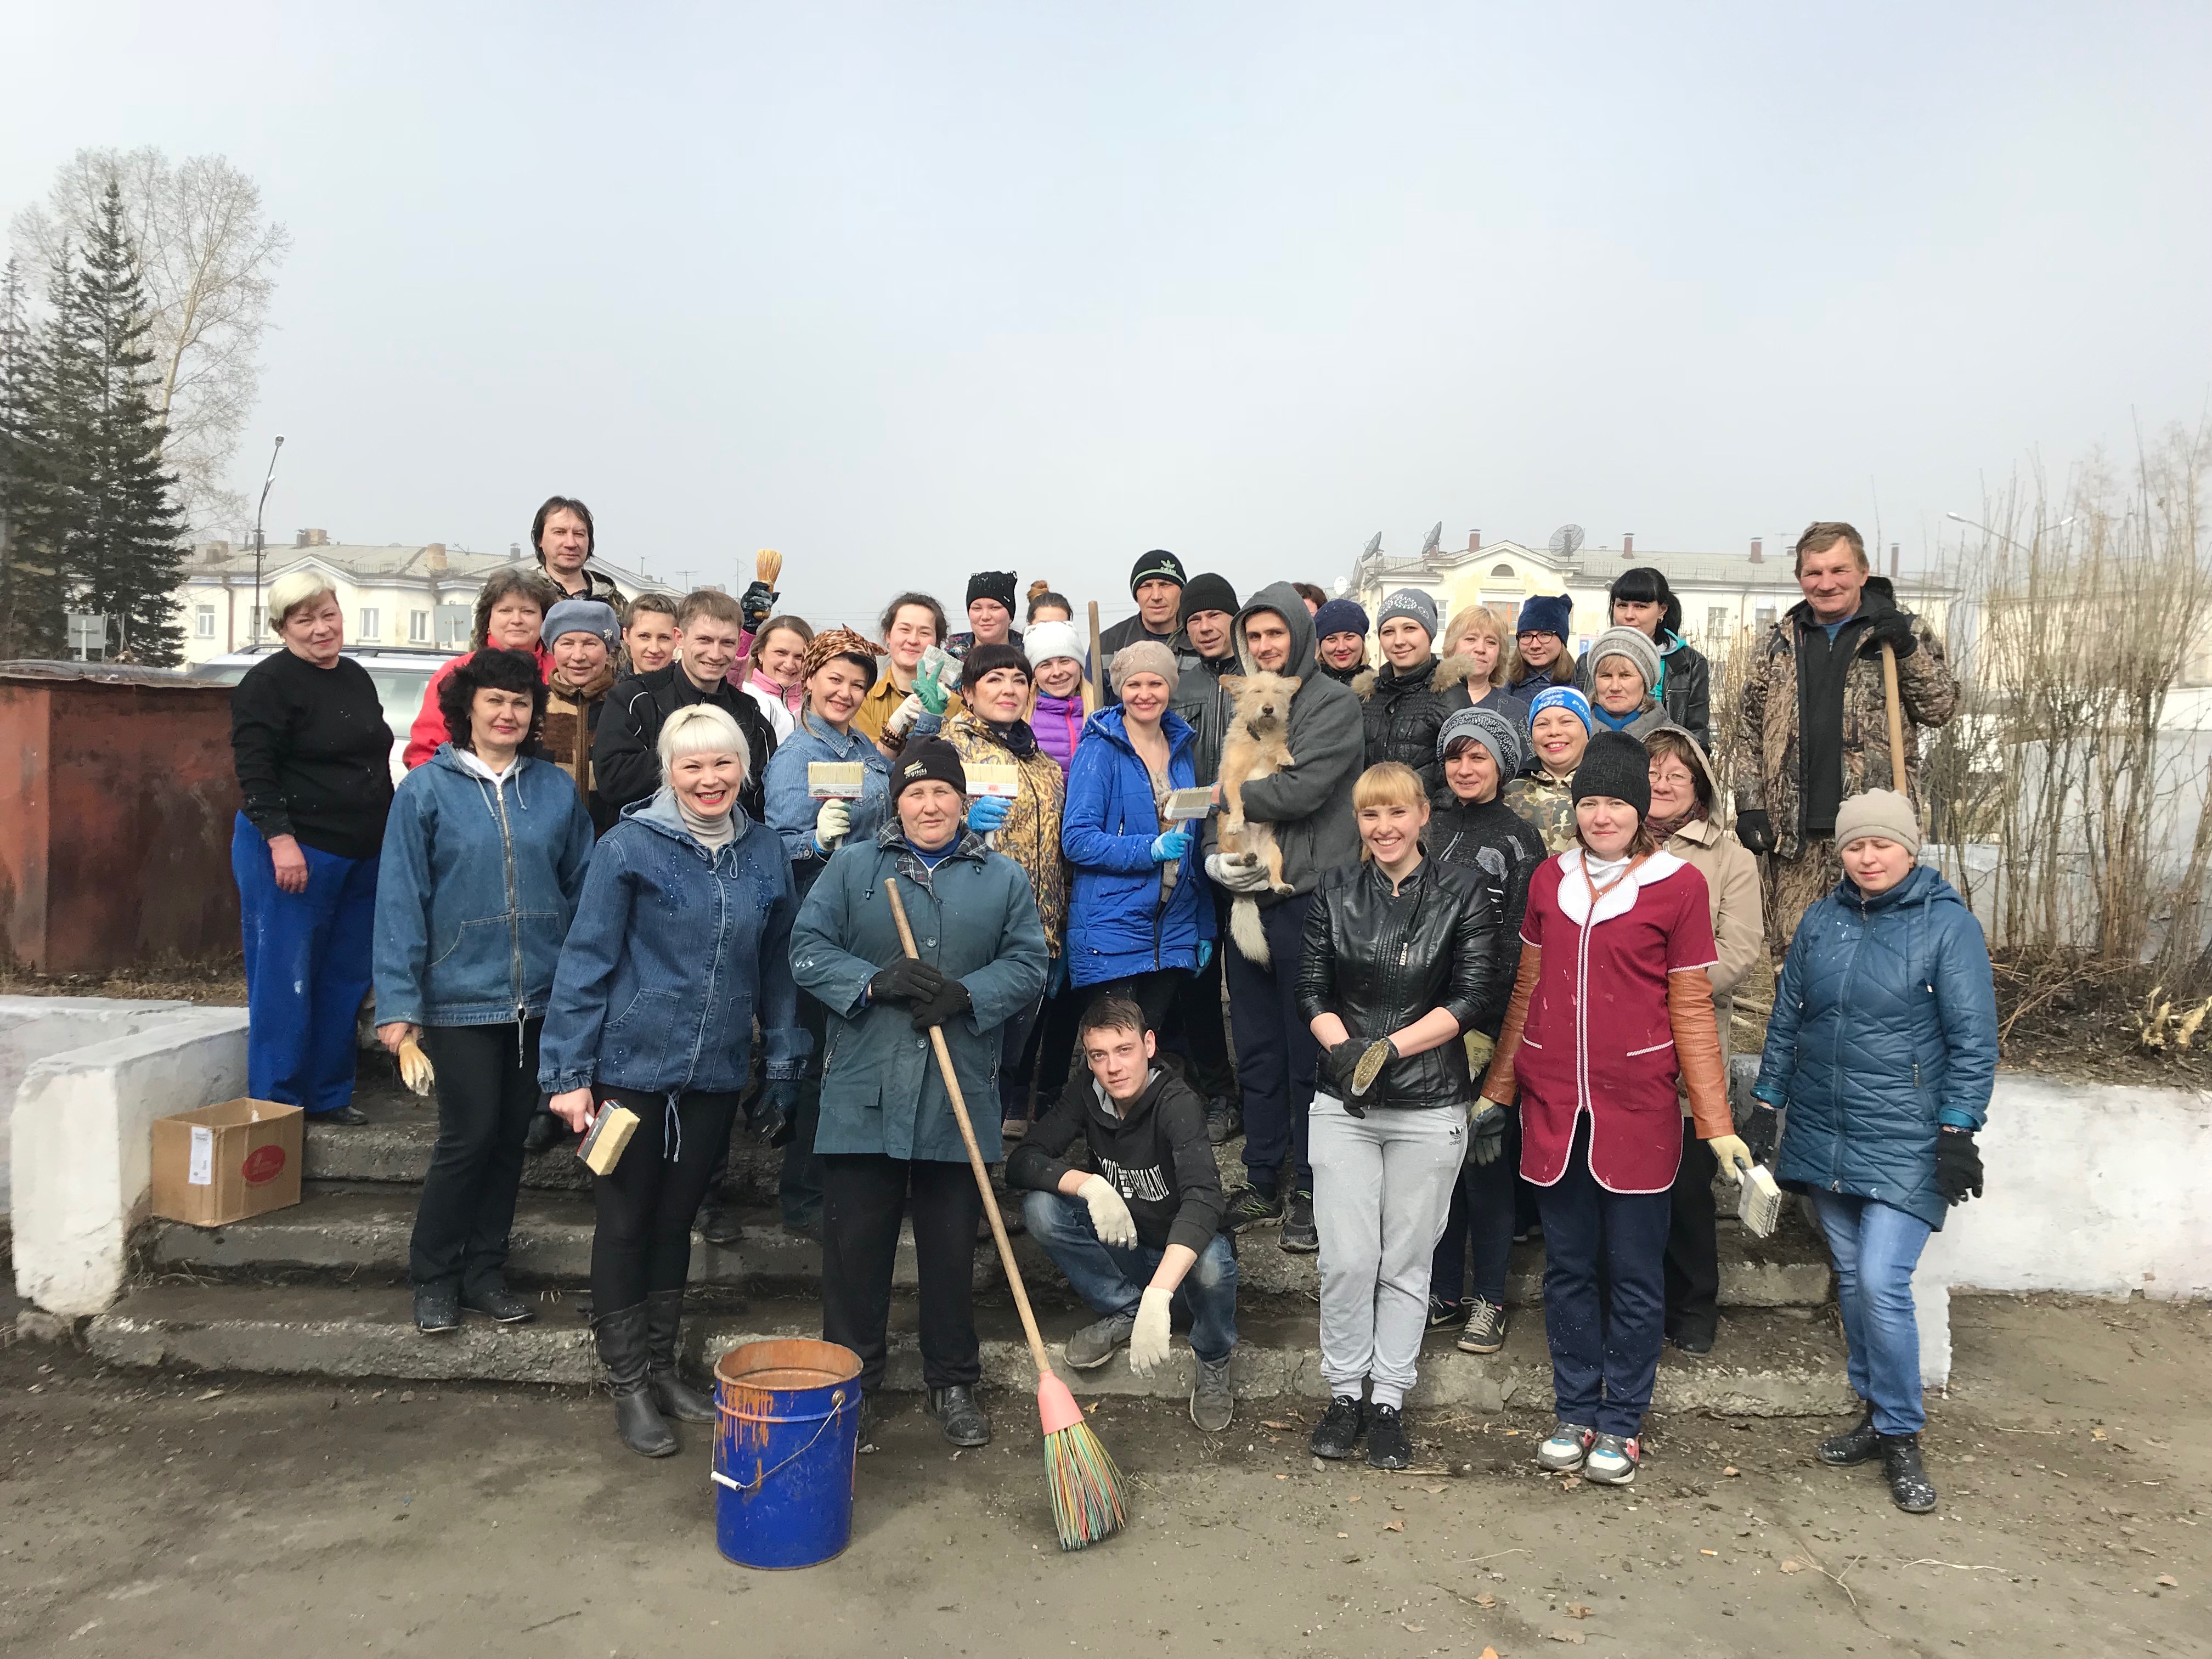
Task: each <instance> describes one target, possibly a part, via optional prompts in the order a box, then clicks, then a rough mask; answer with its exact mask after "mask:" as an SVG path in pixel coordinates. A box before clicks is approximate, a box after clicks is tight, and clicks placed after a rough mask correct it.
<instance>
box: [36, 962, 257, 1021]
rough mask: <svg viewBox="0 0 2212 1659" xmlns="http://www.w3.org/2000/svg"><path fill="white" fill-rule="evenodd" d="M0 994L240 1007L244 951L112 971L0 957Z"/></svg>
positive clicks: (243, 1001)
mask: <svg viewBox="0 0 2212 1659" xmlns="http://www.w3.org/2000/svg"><path fill="white" fill-rule="evenodd" d="M0 996H11V997H121V998H125V999H128V1000H133V1001H139V1000H143V1001H149V1002H168V1001H178V1002H204V1003H205V1004H207V1005H208V1006H210V1007H226V1008H243V1007H244V1006H246V963H245V958H244V957H235V956H234V957H228V958H227V959H224V960H222V961H219V962H206V963H157V964H152V965H149V966H146V967H143V968H131V969H123V970H122V971H120V972H118V973H112V974H34V973H33V972H31V971H30V970H29V969H27V968H18V967H15V966H14V965H13V964H11V963H4V962H0Z"/></svg>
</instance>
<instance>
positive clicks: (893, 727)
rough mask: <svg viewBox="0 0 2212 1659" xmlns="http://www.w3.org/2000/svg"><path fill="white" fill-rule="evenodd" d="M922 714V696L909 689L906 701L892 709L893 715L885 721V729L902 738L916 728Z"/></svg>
mask: <svg viewBox="0 0 2212 1659" xmlns="http://www.w3.org/2000/svg"><path fill="white" fill-rule="evenodd" d="M921 716H922V707H921V697H920V696H918V695H917V694H916V693H915V692H912V691H909V692H908V693H907V694H906V701H905V702H902V703H901V704H900V705H899V706H898V707H897V708H894V709H892V710H891V717H890V719H889V720H885V721H884V731H886V732H890V735H891V736H893V737H895V738H902V737H904V736H905V735H906V734H907V733H908V732H911V731H913V730H914V723H915V721H916V720H920V719H921Z"/></svg>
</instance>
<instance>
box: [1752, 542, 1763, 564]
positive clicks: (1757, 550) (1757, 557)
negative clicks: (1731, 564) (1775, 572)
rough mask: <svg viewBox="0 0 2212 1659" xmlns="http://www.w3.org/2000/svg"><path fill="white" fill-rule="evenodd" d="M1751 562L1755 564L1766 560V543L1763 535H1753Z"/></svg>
mask: <svg viewBox="0 0 2212 1659" xmlns="http://www.w3.org/2000/svg"><path fill="white" fill-rule="evenodd" d="M1751 562H1753V564H1765V562H1766V543H1765V538H1762V537H1759V536H1753V538H1751Z"/></svg>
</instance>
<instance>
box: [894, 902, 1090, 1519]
mask: <svg viewBox="0 0 2212 1659" xmlns="http://www.w3.org/2000/svg"><path fill="white" fill-rule="evenodd" d="M884 892H885V893H886V894H887V895H888V896H890V902H891V915H893V916H894V917H895V918H896V920H897V921H898V933H899V943H900V944H901V945H903V946H905V947H906V953H907V955H908V956H909V957H916V956H918V955H919V953H918V952H917V951H915V948H914V929H913V928H911V927H908V926H907V921H906V905H905V903H904V902H903V901H902V900H901V899H900V897H899V890H898V882H897V879H896V878H893V877H886V878H884ZM929 1041H930V1045H931V1047H933V1048H935V1049H936V1050H937V1064H938V1066H939V1069H940V1070H941V1071H942V1072H943V1073H945V1092H946V1093H947V1094H949V1095H951V1097H952V1115H953V1117H954V1119H955V1120H956V1121H958V1123H959V1125H960V1138H961V1139H963V1140H964V1141H966V1142H967V1143H968V1167H969V1169H970V1170H974V1171H975V1185H976V1186H977V1187H978V1188H981V1192H982V1194H983V1210H984V1213H986V1214H987V1215H988V1216H989V1217H990V1218H991V1237H993V1238H995V1239H996V1240H998V1242H999V1260H1000V1261H1002V1262H1004V1263H1005V1264H1006V1283H1007V1284H1009V1285H1012V1286H1013V1289H1014V1306H1015V1307H1016V1308H1017V1309H1018V1310H1020V1312H1021V1316H1022V1330H1023V1332H1024V1334H1026V1335H1027V1336H1028V1338H1029V1340H1030V1358H1031V1359H1032V1360H1034V1361H1035V1362H1036V1373H1037V1417H1038V1419H1039V1421H1040V1422H1041V1423H1042V1425H1043V1429H1044V1468H1045V1475H1046V1478H1047V1480H1048V1481H1049V1483H1050V1485H1051V1486H1052V1518H1053V1522H1054V1525H1055V1526H1057V1527H1058V1528H1059V1529H1060V1548H1062V1549H1064V1550H1079V1549H1081V1548H1082V1547H1084V1546H1085V1544H1095V1543H1097V1541H1099V1540H1100V1539H1102V1538H1110V1537H1112V1536H1113V1535H1114V1534H1115V1533H1117V1532H1119V1531H1121V1527H1122V1523H1123V1522H1126V1521H1127V1519H1128V1518H1129V1516H1128V1510H1127V1508H1126V1507H1125V1506H1124V1504H1123V1502H1122V1498H1121V1470H1120V1469H1118V1468H1115V1466H1114V1458H1113V1455H1112V1454H1111V1453H1109V1452H1108V1451H1107V1449H1106V1448H1105V1447H1104V1446H1103V1445H1101V1444H1100V1443H1099V1440H1098V1437H1097V1435H1096V1434H1094V1433H1092V1432H1091V1425H1090V1424H1088V1423H1086V1422H1085V1421H1084V1420H1083V1407H1080V1406H1079V1405H1077V1404H1076V1403H1075V1396H1074V1395H1072V1394H1070V1393H1069V1392H1068V1391H1067V1384H1066V1383H1063V1382H1061V1381H1060V1378H1059V1377H1057V1376H1054V1374H1053V1369H1052V1360H1051V1358H1049V1357H1048V1355H1047V1354H1046V1353H1045V1351H1044V1338H1043V1337H1042V1336H1040V1335H1039V1334H1037V1322H1036V1314H1034V1313H1032V1312H1031V1311H1030V1293H1029V1291H1028V1289H1027V1288H1026V1287H1025V1286H1024V1285H1023V1284H1022V1270H1021V1269H1020V1268H1019V1267H1017V1266H1015V1265H1014V1247H1013V1246H1012V1244H1009V1243H1007V1242H1006V1220H1005V1218H1003V1217H1002V1216H1000V1213H999V1199H998V1194H995V1193H994V1192H993V1191H992V1190H991V1172H990V1171H989V1170H987V1169H985V1168H984V1166H983V1149H982V1148H981V1146H978V1145H976V1143H975V1125H974V1124H972V1123H970V1122H969V1121H968V1103H967V1101H966V1100H964V1099H963V1098H962V1097H961V1093H960V1079H959V1077H958V1076H957V1074H956V1073H954V1071H953V1069H952V1051H951V1049H949V1048H946V1047H945V1032H944V1030H943V1029H942V1028H941V1027H939V1026H935V1025H933V1026H931V1027H930V1028H929Z"/></svg>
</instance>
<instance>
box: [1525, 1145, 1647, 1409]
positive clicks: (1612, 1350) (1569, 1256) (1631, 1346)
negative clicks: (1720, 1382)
mask: <svg viewBox="0 0 2212 1659" xmlns="http://www.w3.org/2000/svg"><path fill="white" fill-rule="evenodd" d="M1536 1207H1537V1209H1538V1210H1539V1211H1540V1212H1542V1215H1543V1218H1544V1334H1545V1336H1546V1337H1547V1339H1548V1340H1549V1341H1550V1343H1551V1347H1552V1389H1553V1395H1555V1396H1556V1399H1557V1403H1558V1407H1559V1420H1560V1421H1561V1422H1563V1423H1586V1424H1588V1425H1589V1426H1590V1427H1592V1428H1594V1429H1595V1430H1596V1431H1598V1432H1599V1433H1600V1434H1617V1435H1620V1436H1623V1437H1626V1436H1630V1435H1633V1434H1635V1433H1637V1432H1638V1431H1639V1430H1641V1429H1642V1427H1643V1425H1644V1413H1645V1412H1646V1411H1648V1410H1650V1406H1651V1385H1652V1383H1654V1382H1655V1381H1656V1379H1657V1377H1658V1374H1659V1348H1660V1345H1661V1344H1662V1342H1663V1341H1664V1340H1666V1318H1667V1285H1666V1277H1665V1271H1664V1265H1663V1264H1664V1263H1665V1261H1666V1256H1667V1228H1668V1223H1669V1222H1670V1221H1671V1220H1672V1218H1673V1216H1674V1194H1671V1193H1669V1192H1666V1191H1663V1190H1662V1191H1660V1192H1656V1193H1615V1192H1608V1191H1607V1189H1606V1188H1603V1187H1601V1186H1600V1185H1599V1184H1598V1180H1597V1177H1596V1176H1595V1175H1593V1174H1591V1173H1590V1166H1589V1119H1588V1118H1587V1117H1585V1118H1583V1121H1582V1122H1581V1124H1580V1126H1579V1127H1577V1130H1576V1132H1575V1144H1574V1149H1573V1151H1572V1152H1571V1153H1570V1154H1569V1156H1568V1158H1567V1167H1566V1172H1565V1174H1563V1175H1562V1176H1560V1177H1559V1180H1558V1182H1555V1183H1554V1184H1553V1185H1552V1186H1549V1187H1539V1188H1537V1189H1536ZM1601 1267H1602V1268H1603V1272H1604V1277H1605V1279H1607V1282H1608V1285H1609V1287H1610V1290H1611V1292H1612V1294H1611V1296H1610V1297H1609V1298H1608V1297H1601V1295H1600V1293H1599V1288H1598V1280H1599V1274H1600V1268H1601ZM1608 1302H1609V1304H1610V1305H1609V1306H1608V1305H1607V1304H1608Z"/></svg>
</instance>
